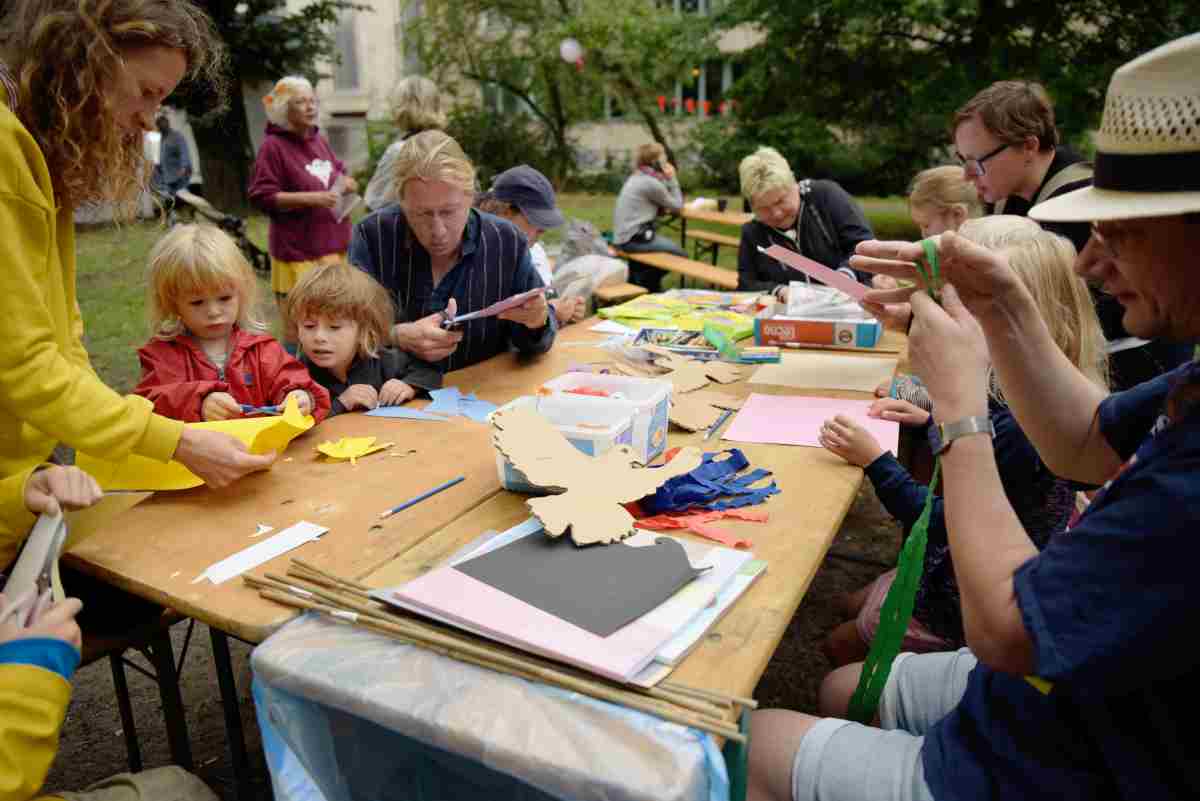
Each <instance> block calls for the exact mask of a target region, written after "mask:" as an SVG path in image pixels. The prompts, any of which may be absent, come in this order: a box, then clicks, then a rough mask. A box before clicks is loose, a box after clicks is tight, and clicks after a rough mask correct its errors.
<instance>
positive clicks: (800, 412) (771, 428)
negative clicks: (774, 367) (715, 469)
mask: <svg viewBox="0 0 1200 801" xmlns="http://www.w3.org/2000/svg"><path fill="white" fill-rule="evenodd" d="M870 407H871V401H865V400H841V399H838V398H810V397H805V396H801V395H759V394H753V395H751V396H750V397H749V398H748V399H747V400H746V402H745V403H744V404H743V405H742V409H741V411H739V412H738V413H737V417H735V418H733V422H732V423H731V424H730V425H729V427H728V428H727V429H726V430H725V434H724V436H722V437H721V439H728V440H733V441H734V442H765V443H774V444H778V445H803V446H805V447H808V448H820V447H821V443H820V441H819V439H818V437H819V436H820V433H821V424H822V423H824V422H825V421H826V420H829V419H832V418H833V417H836V416H837V415H839V414H841V415H845V416H846V417H849V418H850V419H851V420H853V421H854V422H856V423H858V424H859V425H861V426H862V427H863V428H865V429H866V430H867V431H869V432H871V435H872V436H874V437H875V439H877V440H879V444H880V446H881V447H883V448H886V449H888V450H890V451H891V452H892V453H896V449H897V447H898V445H899V442H900V424H899V423H897V422H894V421H891V420H880V419H879V418H877V417H868V416H867V409H869V408H870Z"/></svg>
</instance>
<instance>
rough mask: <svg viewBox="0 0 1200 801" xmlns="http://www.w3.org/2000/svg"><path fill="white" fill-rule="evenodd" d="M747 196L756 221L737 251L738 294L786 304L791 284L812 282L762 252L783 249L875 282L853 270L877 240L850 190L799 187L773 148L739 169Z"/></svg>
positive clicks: (812, 184) (811, 184)
mask: <svg viewBox="0 0 1200 801" xmlns="http://www.w3.org/2000/svg"><path fill="white" fill-rule="evenodd" d="M738 174H739V176H740V178H741V183H742V195H743V196H744V197H745V198H747V199H748V200H749V201H750V208H751V209H752V210H753V211H754V219H753V220H751V221H750V222H748V223H746V224H745V225H743V226H742V241H741V244H740V245H739V246H738V289H741V290H747V291H751V292H774V293H775V295H776V297H778V298H779V299H780V300H786V299H787V287H788V283H789V282H791V281H797V280H805V281H806V280H808V278H807V277H806V276H804V275H802V274H801V273H798V272H796V271H795V270H792V269H790V268H788V267H785V266H784V265H782V264H780V263H779V262H777V261H776V260H775V259H773V258H771V257H770V256H768V255H766V254H765V253H762V252H760V251H759V248H760V247H762V248H766V247H770V246H771V245H781V246H782V247H785V248H787V249H788V250H793V251H795V252H797V253H799V254H801V255H802V256H807V257H808V258H810V259H812V260H813V261H817V262H820V263H821V264H824V265H825V266H826V267H829V268H830V269H832V270H840V271H842V272H844V273H846V274H847V275H849V276H850V277H852V278H854V279H855V280H858V281H862V282H863V283H869V282H870V276H868V275H867V274H866V273H858V272H856V271H855V270H853V269H851V268H850V257H851V256H852V255H853V254H854V248H855V246H856V245H857V244H858V243H859V242H865V241H867V240H869V239H872V238H874V236H875V235H874V234H873V233H872V232H871V224H870V223H868V222H867V218H866V216H865V215H864V214H863V212H862V209H860V208H859V207H858V204H857V203H855V202H854V199H853V198H851V197H850V195H849V194H847V193H846V190H844V189H842V187H840V186H838V184H837V183H835V182H834V181H817V180H811V179H805V180H803V181H797V180H796V176H795V175H793V174H792V168H791V167H789V166H788V163H787V160H786V159H784V157H783V156H782V155H781V154H780V153H779V151H778V150H776V149H775V148H773V147H760V148H759V149H758V150H756V151H755V152H754V153H752V154H750V155H749V156H746V158H744V159H742V163H741V164H740V165H739V166H738Z"/></svg>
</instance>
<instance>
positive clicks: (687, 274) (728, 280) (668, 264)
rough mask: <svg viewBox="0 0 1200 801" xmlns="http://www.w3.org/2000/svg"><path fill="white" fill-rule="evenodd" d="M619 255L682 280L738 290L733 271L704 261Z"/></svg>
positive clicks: (661, 255)
mask: <svg viewBox="0 0 1200 801" xmlns="http://www.w3.org/2000/svg"><path fill="white" fill-rule="evenodd" d="M617 255H618V256H620V257H621V258H622V259H626V260H627V261H636V262H638V263H640V264H646V265H649V266H651V267H657V268H658V269H660V270H666V271H667V272H669V273H677V274H678V275H679V276H680V278H684V279H686V278H694V279H696V280H697V281H703V282H705V283H707V284H712V285H714V286H718V287H721V288H722V289H737V282H738V276H737V273H736V272H734V271H732V270H722V269H721V268H720V267H713V266H712V265H709V264H705V263H704V262H702V261H696V260H694V259H689V258H687V257H686V256H676V255H674V254H673V253H626V252H624V251H618V252H617Z"/></svg>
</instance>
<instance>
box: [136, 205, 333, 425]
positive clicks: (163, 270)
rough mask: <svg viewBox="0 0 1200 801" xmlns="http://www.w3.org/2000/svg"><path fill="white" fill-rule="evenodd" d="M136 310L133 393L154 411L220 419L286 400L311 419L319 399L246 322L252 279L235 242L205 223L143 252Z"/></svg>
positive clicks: (259, 329) (320, 406)
mask: <svg viewBox="0 0 1200 801" xmlns="http://www.w3.org/2000/svg"><path fill="white" fill-rule="evenodd" d="M147 278H148V280H147V287H146V305H147V310H148V312H149V317H150V328H151V330H152V331H153V334H154V335H153V338H152V339H151V340H150V341H149V342H148V343H146V345H145V346H144V347H142V348H141V349H140V350H139V351H138V358H140V359H141V362H142V379H141V381H140V382H138V385H137V388H136V389H134V392H136V393H137V394H138V395H141V396H143V397H145V398H147V399H149V400H150V401H152V402H153V403H154V410H155V411H156V412H158V413H159V414H162V415H166V416H168V417H174V418H176V419H178V420H184V421H189V422H196V421H201V420H229V419H232V418H237V417H242V416H244V415H253V414H258V413H260V412H259V411H258V410H260V409H263V408H269V407H279V406H282V405H283V404H285V403H286V402H287V400H288V398H289V397H293V396H294V397H295V398H296V401H297V403H298V404H299V407H300V411H301V412H302V413H304V414H312V415H314V416H315V417H316V418H317V419H318V420H320V419H321V418H323V417H325V415H327V414H328V413H329V393H328V392H326V391H325V388H324V387H322V386H321V385H320V384H318V383H317V382H316V381H314V380H313V379H312V377H311V376H310V375H309V374H308V371H307V370H305V369H304V365H302V364H300V362H298V361H297V360H296V359H295V358H293V357H292V356H290V355H288V353H287V351H285V350H284V349H283V346H282V345H280V344H279V342H277V341H276V340H275V339H274V338H273V337H271V336H270V335H269V334H266V333H265V329H266V326H265V325H264V324H263V323H262V322H261V321H260V320H259V319H257V318H256V317H255V313H254V312H255V300H256V298H257V294H258V281H257V279H255V277H254V271H253V270H252V269H251V268H250V265H249V264H248V263H247V262H246V259H245V258H244V257H243V256H242V253H241V251H240V250H238V246H237V244H236V243H235V242H234V241H233V240H232V239H231V238H230V237H229V236H228V235H227V234H226V233H225V232H224V231H222V230H220V229H219V228H215V227H213V226H211V225H183V226H178V227H176V228H173V229H172V230H171V231H170V232H169V233H168V234H167V235H166V236H164V237H163V238H162V239H160V240H159V241H158V243H157V244H156V245H155V246H154V249H153V250H152V251H151V252H150V269H149V274H148V276H147Z"/></svg>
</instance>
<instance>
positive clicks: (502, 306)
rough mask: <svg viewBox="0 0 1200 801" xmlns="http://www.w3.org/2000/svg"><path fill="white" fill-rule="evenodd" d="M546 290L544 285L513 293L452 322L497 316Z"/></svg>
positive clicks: (459, 316)
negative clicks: (516, 293) (517, 293)
mask: <svg viewBox="0 0 1200 801" xmlns="http://www.w3.org/2000/svg"><path fill="white" fill-rule="evenodd" d="M545 291H546V287H544V286H539V287H535V288H533V289H530V290H529V291H527V292H522V293H521V294H519V295H513V296H511V297H507V298H505V299H504V300H498V301H496V302H495V303H493V304H492V305H491V306H488V307H487V308H486V309H480V310H479V311H473V312H467V313H466V314H460V315H458V316H457V317H455V318H454V319H453V320H451V321H450V322H452V323H456V324H457V323H462V322H466V321H467V320H478V319H479V318H480V317H495V316H496V315H497V314H499V313H500V312H504V311H508V310H509V309H515V308H516V307H517V306H520V305H521V304H522V303H524V302H525V301H527V300H529V299H530V298H532V297H534V296H535V295H540V294H542V293H543V292H545Z"/></svg>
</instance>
